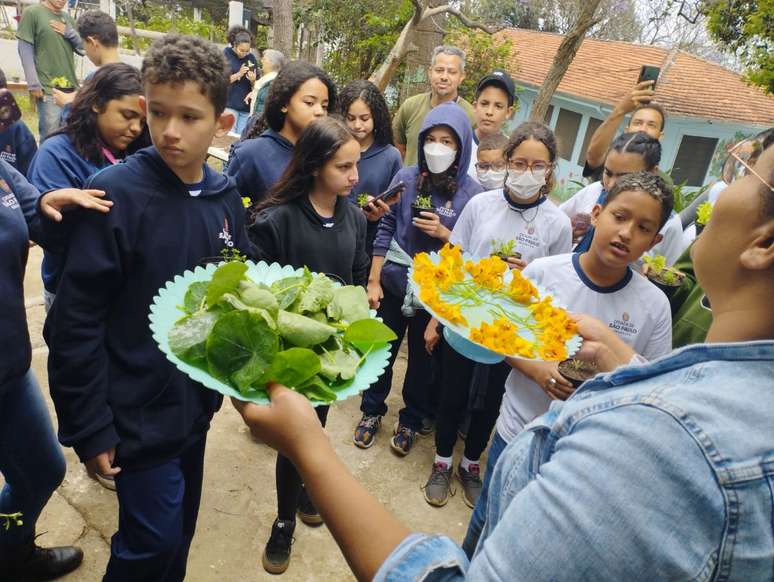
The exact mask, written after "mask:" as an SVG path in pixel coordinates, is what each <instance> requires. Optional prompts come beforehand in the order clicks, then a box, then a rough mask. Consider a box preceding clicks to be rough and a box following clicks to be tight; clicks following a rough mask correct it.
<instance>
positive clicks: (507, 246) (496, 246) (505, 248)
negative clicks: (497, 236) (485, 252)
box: [489, 239, 516, 259]
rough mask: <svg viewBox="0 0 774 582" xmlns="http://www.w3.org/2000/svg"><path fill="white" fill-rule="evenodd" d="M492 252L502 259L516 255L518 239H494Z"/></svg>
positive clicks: (491, 246) (491, 247) (491, 245)
mask: <svg viewBox="0 0 774 582" xmlns="http://www.w3.org/2000/svg"><path fill="white" fill-rule="evenodd" d="M489 246H490V249H491V250H490V254H492V255H496V256H498V257H500V258H502V259H507V258H508V257H512V256H514V255H513V253H514V251H515V250H516V241H515V240H513V239H511V240H506V241H502V240H492V242H491V243H490V245H489Z"/></svg>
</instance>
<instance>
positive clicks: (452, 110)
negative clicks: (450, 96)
mask: <svg viewBox="0 0 774 582" xmlns="http://www.w3.org/2000/svg"><path fill="white" fill-rule="evenodd" d="M438 125H446V126H448V127H450V128H451V130H452V131H453V132H454V133H455V134H456V135H457V140H458V141H459V143H460V149H459V150H458V151H457V157H456V159H455V162H456V164H457V175H456V176H455V179H457V180H458V181H459V180H460V179H461V178H462V177H463V176H465V175H467V173H468V167H469V166H470V157H471V155H472V150H473V145H472V144H473V126H472V125H471V124H470V119H468V116H467V114H466V113H465V110H464V109H462V107H460V106H459V105H457V104H456V103H452V102H448V103H441V104H440V105H438V106H437V107H434V108H433V109H431V110H430V113H428V114H427V115H426V116H425V120H424V121H423V122H422V129H421V130H420V131H419V143H418V147H417V151H418V154H417V155H418V165H419V167H420V172H421V171H422V169H423V168H425V169H426V168H427V164H426V162H425V152H424V148H423V146H424V144H425V136H426V135H427V133H428V132H429V131H430V130H431V129H433V128H434V127H436V126H438Z"/></svg>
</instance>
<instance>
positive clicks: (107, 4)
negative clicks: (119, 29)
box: [99, 0, 116, 20]
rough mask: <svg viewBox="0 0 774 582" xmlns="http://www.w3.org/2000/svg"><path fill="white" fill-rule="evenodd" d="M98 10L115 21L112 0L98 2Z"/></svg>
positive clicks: (114, 5) (114, 7) (113, 2)
mask: <svg viewBox="0 0 774 582" xmlns="http://www.w3.org/2000/svg"><path fill="white" fill-rule="evenodd" d="M99 9H100V10H102V12H106V13H107V14H110V18H112V19H113V20H115V19H116V3H115V1H114V0H99Z"/></svg>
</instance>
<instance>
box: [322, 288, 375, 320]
mask: <svg viewBox="0 0 774 582" xmlns="http://www.w3.org/2000/svg"><path fill="white" fill-rule="evenodd" d="M327 312H328V317H330V318H331V319H334V320H336V321H342V322H345V323H353V322H355V321H360V320H361V319H368V318H369V317H370V316H371V310H370V308H369V307H368V295H367V294H366V291H365V289H363V288H362V287H358V286H355V285H346V286H344V287H339V288H338V289H335V290H334V291H333V299H332V300H331V302H330V303H329V304H328V307H327Z"/></svg>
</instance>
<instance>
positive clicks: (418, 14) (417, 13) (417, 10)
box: [411, 0, 425, 25]
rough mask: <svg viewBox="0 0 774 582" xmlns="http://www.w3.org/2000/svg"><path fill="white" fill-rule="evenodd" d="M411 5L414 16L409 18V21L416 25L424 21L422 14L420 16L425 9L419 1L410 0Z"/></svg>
mask: <svg viewBox="0 0 774 582" xmlns="http://www.w3.org/2000/svg"><path fill="white" fill-rule="evenodd" d="M411 3H412V4H413V5H414V16H412V17H411V20H412V21H413V22H414V24H415V25H417V24H419V23H420V22H421V21H422V20H424V19H425V16H424V14H422V13H423V12H424V10H425V7H424V6H422V3H421V2H420V1H419V0H411Z"/></svg>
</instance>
